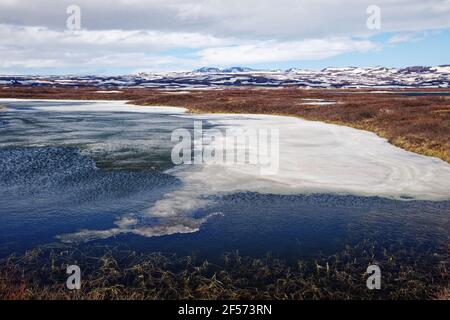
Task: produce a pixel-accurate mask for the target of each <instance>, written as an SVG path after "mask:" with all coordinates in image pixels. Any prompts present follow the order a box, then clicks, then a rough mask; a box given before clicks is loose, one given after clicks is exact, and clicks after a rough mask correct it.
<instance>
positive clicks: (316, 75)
mask: <svg viewBox="0 0 450 320" xmlns="http://www.w3.org/2000/svg"><path fill="white" fill-rule="evenodd" d="M11 85H16V86H95V87H103V88H105V87H114V88H120V87H133V88H134V87H138V88H139V87H150V88H166V89H170V88H172V89H174V88H210V87H219V86H263V87H281V86H297V87H310V88H364V87H374V88H396V87H400V88H401V87H429V88H449V87H450V65H445V66H438V67H422V66H418V67H408V68H401V69H398V68H385V67H372V68H359V67H346V68H325V69H323V70H320V71H312V70H305V69H295V68H292V69H288V70H285V71H281V70H271V71H267V70H253V69H250V68H244V67H232V68H227V69H220V68H212V67H204V68H200V69H197V70H194V71H188V72H155V73H139V74H136V75H126V76H108V77H107V76H1V75H0V86H11Z"/></svg>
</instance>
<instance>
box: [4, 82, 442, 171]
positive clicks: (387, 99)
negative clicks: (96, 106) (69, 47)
mask: <svg viewBox="0 0 450 320" xmlns="http://www.w3.org/2000/svg"><path fill="white" fill-rule="evenodd" d="M98 90H99V89H98V88H27V87H10V88H3V89H2V90H0V97H3V98H29V99H32V98H34V99H38V98H40V99H82V100H90V99H107V100H130V103H133V104H138V105H148V106H154V105H159V106H161V105H164V106H175V107H186V108H188V109H189V110H190V111H191V112H199V113H204V112H206V113H219V112H221V113H257V114H275V115H286V116H295V117H301V118H304V119H308V120H317V121H324V122H328V123H334V124H339V125H345V126H350V127H353V128H357V129H363V130H368V131H372V132H375V133H376V134H378V135H379V136H381V137H383V138H386V139H387V140H388V141H389V142H390V143H392V144H394V145H396V146H398V147H401V148H403V149H406V150H409V151H412V152H416V153H420V154H424V155H428V156H435V157H438V158H441V159H442V160H444V161H447V162H449V163H450V97H437V96H426V97H418V96H417V97H411V96H403V95H401V94H402V93H404V92H405V90H389V92H390V93H371V92H370V91H369V90H355V89H346V90H342V89H328V90H326V89H320V90H319V89H317V90H316V89H314V90H306V89H297V88H282V89H264V88H228V89H215V90H192V91H188V92H186V93H183V94H180V93H179V92H176V91H175V92H170V91H164V90H155V89H121V92H119V93H114V94H102V93H99V92H98ZM183 91H186V90H183ZM416 91H424V92H428V91H429V92H436V91H439V89H420V90H419V89H417V90H416ZM447 91H448V90H447ZM304 99H326V100H329V101H334V102H336V104H333V105H324V106H317V105H314V104H313V103H312V102H311V101H310V100H304Z"/></svg>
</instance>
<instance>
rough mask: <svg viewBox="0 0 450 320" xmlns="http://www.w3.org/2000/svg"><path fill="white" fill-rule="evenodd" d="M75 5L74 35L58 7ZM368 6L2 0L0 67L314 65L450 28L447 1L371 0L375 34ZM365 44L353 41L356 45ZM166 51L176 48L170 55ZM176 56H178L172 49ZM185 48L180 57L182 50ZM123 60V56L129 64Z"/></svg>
mask: <svg viewBox="0 0 450 320" xmlns="http://www.w3.org/2000/svg"><path fill="white" fill-rule="evenodd" d="M72 4H76V5H78V6H80V8H81V27H82V28H83V30H82V31H80V32H75V33H73V32H69V31H66V29H65V28H66V19H67V17H68V15H67V13H66V8H67V6H68V5H72ZM372 4H374V2H373V0H302V1H299V0H277V1H273V0H103V1H91V0H77V1H76V2H75V3H74V1H73V0H59V1H54V0H40V1H26V0H1V1H0V49H1V50H0V67H2V68H3V71H10V69H11V68H16V67H17V68H18V67H21V68H33V67H39V68H63V67H70V66H79V68H80V69H82V68H84V67H86V68H93V67H94V66H95V65H96V64H97V65H96V66H98V67H103V66H104V67H111V66H117V67H128V68H134V67H136V68H138V69H166V68H168V69H177V68H180V69H187V68H192V67H196V66H199V65H201V64H220V65H225V64H241V65H242V64H256V63H266V62H279V61H291V60H292V61H294V60H317V59H325V58H329V57H334V56H337V55H340V54H345V53H349V52H365V51H369V50H375V49H377V48H379V45H378V44H375V43H374V42H372V41H370V37H371V36H372V35H374V34H376V33H381V32H384V33H386V32H391V33H395V34H396V35H395V36H393V37H392V38H391V39H390V41H389V42H390V44H398V43H401V42H405V41H415V39H417V36H414V35H416V34H418V33H420V32H424V31H425V30H438V29H445V28H450V19H449V16H450V0H425V1H424V0H377V1H376V3H375V4H376V5H378V6H380V7H381V12H382V29H381V30H378V31H373V30H372V31H371V30H368V29H367V27H366V19H367V17H368V16H367V14H366V8H367V7H368V6H369V5H372ZM362 38H365V39H367V40H354V39H362ZM174 50H178V52H175V51H174ZM180 52H181V53H180ZM187 52H188V53H187ZM130 59H132V60H131V61H130Z"/></svg>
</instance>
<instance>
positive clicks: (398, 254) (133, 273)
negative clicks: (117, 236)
mask: <svg viewBox="0 0 450 320" xmlns="http://www.w3.org/2000/svg"><path fill="white" fill-rule="evenodd" d="M448 253H449V252H448V250H447V252H446V251H445V250H444V251H442V252H424V253H422V254H418V253H416V254H411V252H410V251H409V250H405V249H404V248H402V249H398V248H397V249H396V248H394V247H392V248H385V247H382V246H381V245H379V244H378V243H376V242H371V241H368V240H366V241H362V242H361V243H359V244H358V245H355V246H347V247H346V249H345V250H344V251H342V252H339V253H336V254H335V255H332V256H328V257H325V256H320V255H318V256H316V257H314V258H311V259H307V260H297V261H296V262H287V261H286V260H283V259H277V258H275V257H272V256H270V255H267V256H265V257H260V258H255V257H245V256H240V255H239V254H238V253H237V252H234V253H227V254H224V255H223V256H222V258H221V259H219V260H218V261H214V262H210V261H207V260H202V259H198V258H196V256H195V255H191V256H177V255H169V254H161V253H147V254H144V253H137V252H134V251H130V250H121V249H118V248H107V247H95V246H92V247H90V248H83V249H82V250H79V249H77V248H76V247H67V246H62V245H57V246H50V247H43V248H39V249H34V250H32V251H29V252H27V253H26V254H25V255H23V256H11V257H9V258H7V259H4V260H3V261H2V262H1V268H0V299H93V300H95V299H300V300H302V299H449V298H450V296H449V287H448V283H449V280H450V278H449V274H448V270H447V268H448V263H449V262H450V261H449V255H448ZM374 263H375V264H378V265H380V266H381V269H382V289H381V290H372V291H371V290H368V289H367V287H366V278H367V275H366V274H365V271H366V268H367V266H368V265H371V264H374ZM70 264H76V265H79V266H80V267H81V269H82V289H81V290H80V291H69V290H68V289H66V287H65V282H66V277H67V275H66V273H65V271H66V268H67V266H68V265H70Z"/></svg>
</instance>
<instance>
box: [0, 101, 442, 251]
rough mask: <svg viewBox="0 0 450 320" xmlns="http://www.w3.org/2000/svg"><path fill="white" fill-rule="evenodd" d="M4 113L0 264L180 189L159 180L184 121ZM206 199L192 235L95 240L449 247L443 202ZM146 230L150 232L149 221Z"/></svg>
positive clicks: (316, 247)
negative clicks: (172, 139)
mask: <svg viewBox="0 0 450 320" xmlns="http://www.w3.org/2000/svg"><path fill="white" fill-rule="evenodd" d="M42 104H43V105H47V104H48V102H46V103H42ZM54 104H55V105H61V106H63V105H64V103H54ZM9 106H10V107H11V109H10V110H8V111H2V112H0V195H1V197H0V255H6V254H10V253H13V252H20V251H23V250H25V249H29V248H32V247H34V246H37V245H40V244H46V243H50V242H54V241H58V239H57V238H55V237H56V236H58V235H61V234H67V233H73V232H77V231H79V230H82V229H91V230H92V229H95V230H108V229H111V228H114V226H115V224H114V222H115V221H116V220H117V218H119V217H122V216H124V215H131V216H133V215H143V214H144V213H145V211H146V210H147V209H148V208H149V207H151V205H152V204H153V203H155V201H157V200H159V199H161V198H162V197H163V196H164V195H165V194H167V193H168V192H171V191H173V190H175V189H176V188H178V187H179V186H180V184H181V182H180V181H179V180H178V179H176V178H175V177H173V176H171V175H169V174H165V173H164V171H165V169H167V168H170V167H171V166H172V164H171V161H170V151H171V147H172V144H171V143H170V133H171V132H172V130H173V129H175V128H179V127H183V128H188V129H190V128H192V120H189V119H184V118H179V117H173V116H171V115H158V114H146V113H126V112H125V113H124V112H70V111H64V112H62V111H61V112H55V111H43V110H39V107H38V106H39V104H35V102H26V103H25V102H15V103H11V104H9ZM36 106H37V108H36ZM214 200H215V201H214V205H211V206H208V207H206V208H203V209H199V210H195V211H194V212H191V213H189V215H190V216H191V217H192V218H194V219H200V218H202V217H205V216H208V215H209V214H212V213H217V212H220V213H221V214H219V215H215V216H213V217H211V218H210V219H209V220H208V221H207V222H205V223H204V224H203V225H201V227H200V230H199V231H198V232H194V233H188V234H174V235H167V236H160V237H153V238H147V237H142V236H138V235H130V234H120V235H118V236H115V237H112V238H111V237H110V238H106V239H98V240H95V241H94V242H97V243H99V244H111V245H119V246H126V247H128V248H133V249H136V250H142V251H163V252H177V253H193V252H195V253H197V254H198V255H202V256H206V257H214V256H217V255H220V254H222V253H223V252H226V251H233V250H239V252H240V253H243V254H246V255H263V254H265V253H267V252H271V253H272V254H274V255H280V256H285V257H298V256H308V255H312V254H317V253H319V252H321V253H324V254H327V253H333V252H336V251H339V250H341V249H342V248H344V247H345V246H346V245H351V244H352V243H356V242H358V241H361V240H363V239H373V240H376V241H380V242H385V243H387V244H388V245H389V244H394V243H397V244H398V243H401V244H402V245H403V246H405V248H408V247H413V246H415V244H417V243H420V246H422V247H423V248H424V250H425V249H429V248H435V247H436V248H437V247H442V246H443V245H445V244H448V243H449V240H450V202H430V201H396V200H388V199H382V198H376V197H371V198H369V197H356V196H337V195H291V196H283V195H270V194H266V195H262V194H258V193H238V194H232V195H225V196H215V197H214ZM147 223H148V224H149V225H152V224H154V225H157V224H158V219H157V218H149V219H148V221H147Z"/></svg>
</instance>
